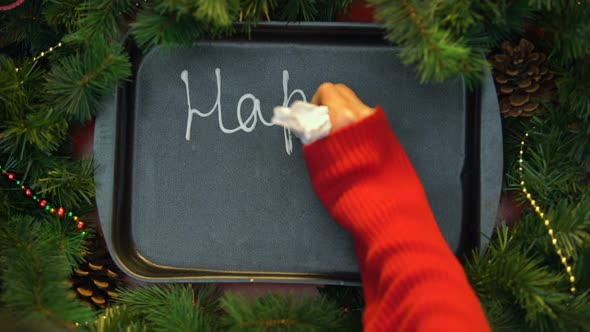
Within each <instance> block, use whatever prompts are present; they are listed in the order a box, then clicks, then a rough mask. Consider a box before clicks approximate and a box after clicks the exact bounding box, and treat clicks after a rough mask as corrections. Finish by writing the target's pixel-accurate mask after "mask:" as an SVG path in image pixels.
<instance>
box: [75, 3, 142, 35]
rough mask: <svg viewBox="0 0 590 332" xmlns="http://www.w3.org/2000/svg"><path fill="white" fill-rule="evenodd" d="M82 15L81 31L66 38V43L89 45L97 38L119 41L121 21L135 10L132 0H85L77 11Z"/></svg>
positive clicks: (79, 25) (79, 22)
mask: <svg viewBox="0 0 590 332" xmlns="http://www.w3.org/2000/svg"><path fill="white" fill-rule="evenodd" d="M76 10H77V11H78V12H79V13H80V17H79V20H78V23H77V26H78V27H79V29H78V30H77V31H76V32H74V33H72V34H70V35H68V36H66V37H65V38H64V40H65V41H76V42H79V43H83V44H87V43H88V42H92V41H94V40H95V39H96V38H106V39H107V40H114V39H117V38H118V37H119V35H120V33H121V29H120V27H119V21H120V20H121V19H122V18H123V17H124V15H129V14H131V13H132V12H133V11H134V10H135V2H134V1H130V0H84V1H83V2H81V3H80V5H79V6H78V7H77V9H76Z"/></svg>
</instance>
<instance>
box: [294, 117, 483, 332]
mask: <svg viewBox="0 0 590 332" xmlns="http://www.w3.org/2000/svg"><path fill="white" fill-rule="evenodd" d="M304 154H305V160H306V163H307V166H308V169H309V174H310V177H311V181H312V183H313V187H314V189H315V191H316V193H317V195H318V196H319V198H320V200H321V201H322V202H323V203H324V205H325V206H326V207H327V209H328V210H329V212H330V214H331V215H332V216H333V217H334V219H335V220H336V221H337V222H338V223H339V224H340V225H342V226H343V227H344V228H346V229H347V230H348V231H350V232H351V233H352V235H353V239H354V241H355V248H356V252H357V256H358V259H359V264H360V267H361V278H362V281H363V288H364V293H365V301H366V307H365V312H364V314H363V325H364V328H365V330H366V331H454V332H457V331H469V332H474V331H489V330H490V328H489V326H488V323H487V321H486V317H485V315H484V313H483V310H482V308H481V305H480V303H479V302H478V299H477V297H476V295H475V293H474V292H473V290H472V289H471V287H470V285H469V282H468V280H467V278H466V276H465V273H464V272H463V269H462V266H461V264H460V263H459V262H458V260H457V259H456V258H455V256H454V255H453V253H452V251H451V250H450V248H449V247H448V245H447V243H446V241H445V240H444V238H443V236H442V234H441V233H440V231H439V229H438V226H437V224H436V221H435V219H434V216H433V214H432V212H431V210H430V205H429V204H428V200H427V198H426V195H425V193H424V189H423V187H422V184H421V182H420V179H419V178H418V176H417V174H416V172H415V170H414V168H413V166H412V164H411V163H410V160H409V159H408V157H407V155H406V153H405V152H404V150H403V148H402V146H401V145H400V143H399V141H398V140H397V138H396V137H395V135H394V133H393V131H392V130H391V128H390V126H389V124H388V122H387V118H386V115H385V113H384V112H383V110H382V109H380V108H377V110H376V112H375V113H374V114H372V115H371V116H369V117H367V118H365V119H363V120H362V121H360V122H358V123H355V124H353V125H351V126H348V127H346V128H343V129H341V130H338V131H336V132H334V133H332V134H330V135H329V136H328V137H326V138H324V139H322V140H319V141H316V142H314V143H313V144H310V145H307V146H305V147H304Z"/></svg>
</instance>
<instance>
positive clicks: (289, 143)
mask: <svg viewBox="0 0 590 332" xmlns="http://www.w3.org/2000/svg"><path fill="white" fill-rule="evenodd" d="M215 77H216V80H217V98H216V99H215V104H214V105H213V107H212V108H211V110H210V111H209V112H201V111H199V110H198V109H196V108H192V106H191V95H190V91H189V90H190V89H189V84H188V70H186V69H185V70H183V71H182V72H181V73H180V78H181V79H182V81H183V82H184V86H185V88H186V101H187V106H188V116H187V119H186V136H185V138H186V140H187V141H190V140H191V125H192V123H193V116H194V115H198V116H200V117H202V118H206V117H208V116H210V115H212V114H213V113H215V111H217V121H218V123H219V130H221V132H223V133H225V134H233V133H235V132H238V131H244V132H246V133H250V132H252V131H253V130H254V128H256V124H258V120H260V123H261V124H262V125H263V126H267V127H271V126H274V125H273V124H272V123H271V122H270V121H267V120H266V119H265V118H264V117H263V116H262V111H261V109H260V99H258V98H256V96H254V95H253V94H251V93H246V94H244V95H243V96H242V97H241V98H240V100H239V101H238V105H237V107H236V117H237V119H238V123H239V125H238V126H237V127H235V128H226V127H225V125H224V124H223V116H222V113H221V69H219V68H215ZM295 94H299V96H300V97H301V98H302V99H303V101H307V99H306V97H305V93H303V91H301V90H300V89H295V90H293V92H291V93H290V94H289V72H288V71H286V70H283V107H287V106H288V105H289V104H290V102H291V98H293V96H295ZM246 100H250V101H251V102H252V110H251V113H250V115H249V116H248V117H247V118H246V119H245V120H244V117H243V115H242V104H243V103H244V101H246ZM283 135H284V138H285V150H286V152H287V154H289V155H290V154H291V153H292V152H293V138H292V136H291V131H290V130H289V129H283Z"/></svg>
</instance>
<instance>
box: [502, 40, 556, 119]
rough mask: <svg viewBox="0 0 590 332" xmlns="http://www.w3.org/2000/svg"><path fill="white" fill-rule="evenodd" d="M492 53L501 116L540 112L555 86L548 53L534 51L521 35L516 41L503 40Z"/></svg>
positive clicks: (526, 114) (528, 115) (531, 114)
mask: <svg viewBox="0 0 590 332" xmlns="http://www.w3.org/2000/svg"><path fill="white" fill-rule="evenodd" d="M500 49H501V50H500V52H499V53H497V54H494V55H492V57H491V59H490V61H491V63H492V68H493V75H494V81H495V82H496V91H497V93H498V99H499V101H500V112H501V113H502V115H503V116H505V117H508V116H511V117H519V116H526V117H530V116H533V115H535V114H536V113H538V112H542V111H543V110H544V109H545V107H544V106H543V103H544V102H548V101H549V100H550V99H551V95H552V94H553V90H554V83H553V76H554V75H553V73H551V72H550V71H549V68H548V64H547V61H546V60H547V57H546V56H545V54H543V53H541V52H535V51H534V50H535V45H533V43H531V42H530V41H528V40H526V39H521V40H520V42H519V43H518V44H517V45H514V44H512V43H510V42H509V41H505V42H503V43H502V44H501V45H500Z"/></svg>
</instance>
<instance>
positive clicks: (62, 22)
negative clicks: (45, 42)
mask: <svg viewBox="0 0 590 332" xmlns="http://www.w3.org/2000/svg"><path fill="white" fill-rule="evenodd" d="M81 1H83V0H44V4H45V9H44V12H43V14H44V16H45V18H46V19H47V23H48V24H49V25H51V26H53V27H56V28H57V27H60V26H64V27H65V28H66V30H67V31H68V32H73V31H74V30H76V29H77V28H78V27H79V23H78V22H79V19H80V10H79V6H80V4H81Z"/></svg>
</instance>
